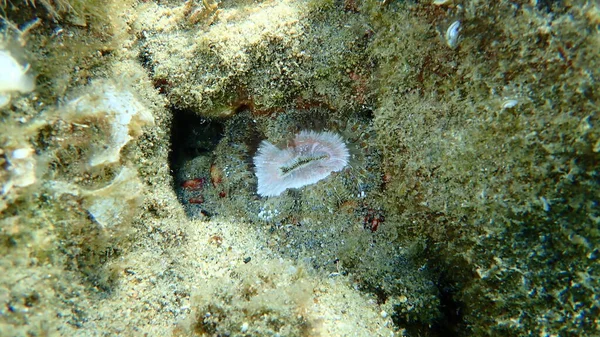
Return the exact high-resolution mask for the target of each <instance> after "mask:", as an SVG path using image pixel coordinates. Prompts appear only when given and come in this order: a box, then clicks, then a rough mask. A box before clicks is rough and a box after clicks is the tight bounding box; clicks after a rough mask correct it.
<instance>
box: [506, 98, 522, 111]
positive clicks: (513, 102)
mask: <svg viewBox="0 0 600 337" xmlns="http://www.w3.org/2000/svg"><path fill="white" fill-rule="evenodd" d="M517 104H519V101H517V100H516V99H507V100H506V101H504V103H502V109H510V108H514V107H515V106H517Z"/></svg>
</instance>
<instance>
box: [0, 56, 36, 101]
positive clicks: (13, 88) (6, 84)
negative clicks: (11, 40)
mask: <svg viewBox="0 0 600 337" xmlns="http://www.w3.org/2000/svg"><path fill="white" fill-rule="evenodd" d="M0 69H1V70H2V71H0V108H1V107H3V106H5V105H6V104H8V103H9V102H10V95H11V94H12V93H15V92H20V93H28V92H31V91H33V89H34V88H35V82H34V80H33V78H32V77H31V76H29V75H28V74H27V70H28V69H29V66H22V65H21V64H20V63H19V62H17V60H15V58H14V57H12V55H11V54H10V53H9V52H8V51H6V50H0Z"/></svg>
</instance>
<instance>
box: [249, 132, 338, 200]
mask: <svg viewBox="0 0 600 337" xmlns="http://www.w3.org/2000/svg"><path fill="white" fill-rule="evenodd" d="M349 157H350V153H349V152H348V148H347V147H346V144H344V141H343V140H342V137H340V136H339V135H338V134H335V133H333V132H315V131H302V132H300V133H299V134H297V135H296V137H295V138H294V141H293V144H292V145H291V146H289V147H287V148H285V149H280V148H278V147H277V146H275V145H273V144H271V143H270V142H268V141H266V140H263V141H262V142H261V143H260V146H259V147H258V152H257V154H256V156H255V157H254V166H255V167H256V177H257V178H258V191H257V192H258V194H260V195H261V196H265V197H272V196H277V195H280V194H281V193H282V192H283V191H285V190H286V189H288V188H300V187H303V186H306V185H310V184H314V183H316V182H317V181H319V180H321V179H325V178H327V177H328V176H329V175H330V174H331V172H336V171H341V170H342V169H343V168H344V167H345V166H346V165H347V164H348V158H349Z"/></svg>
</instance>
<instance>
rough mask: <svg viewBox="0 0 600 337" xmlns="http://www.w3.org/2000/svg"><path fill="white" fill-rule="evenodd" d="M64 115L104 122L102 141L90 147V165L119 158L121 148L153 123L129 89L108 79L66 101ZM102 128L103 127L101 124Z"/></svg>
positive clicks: (149, 113) (148, 112) (113, 161)
mask: <svg viewBox="0 0 600 337" xmlns="http://www.w3.org/2000/svg"><path fill="white" fill-rule="evenodd" d="M65 111H66V112H65V114H66V115H67V117H68V118H69V119H71V120H78V119H86V118H89V117H93V118H99V119H100V123H99V125H103V124H108V130H104V131H105V132H106V134H107V137H106V138H105V140H104V143H103V144H97V145H96V146H94V151H93V152H94V153H93V155H92V157H91V158H90V161H89V164H90V166H92V167H94V166H99V165H107V164H111V163H116V162H118V161H119V155H120V152H121V149H122V148H123V147H124V146H125V145H126V144H127V143H128V142H129V141H130V140H132V139H133V137H135V136H139V135H140V134H141V128H142V126H145V125H154V117H153V116H152V113H151V112H150V111H149V110H148V109H147V108H146V107H145V106H144V104H142V103H141V102H140V101H139V100H138V99H137V98H136V97H135V96H134V95H133V94H132V93H131V92H130V91H129V90H119V89H117V87H116V86H115V85H114V84H112V83H110V82H108V83H103V82H96V83H94V84H92V85H91V86H90V87H89V88H88V93H87V94H84V95H83V96H81V97H79V98H77V99H74V100H72V101H70V102H69V103H68V104H67V106H66V109H65ZM105 128H106V127H105Z"/></svg>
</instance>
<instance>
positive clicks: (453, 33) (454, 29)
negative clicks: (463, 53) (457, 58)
mask: <svg viewBox="0 0 600 337" xmlns="http://www.w3.org/2000/svg"><path fill="white" fill-rule="evenodd" d="M459 37H460V21H459V20H457V21H454V22H453V23H452V24H451V25H450V27H448V29H447V30H446V44H447V45H448V47H450V48H452V49H455V48H456V47H458V38H459Z"/></svg>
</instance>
